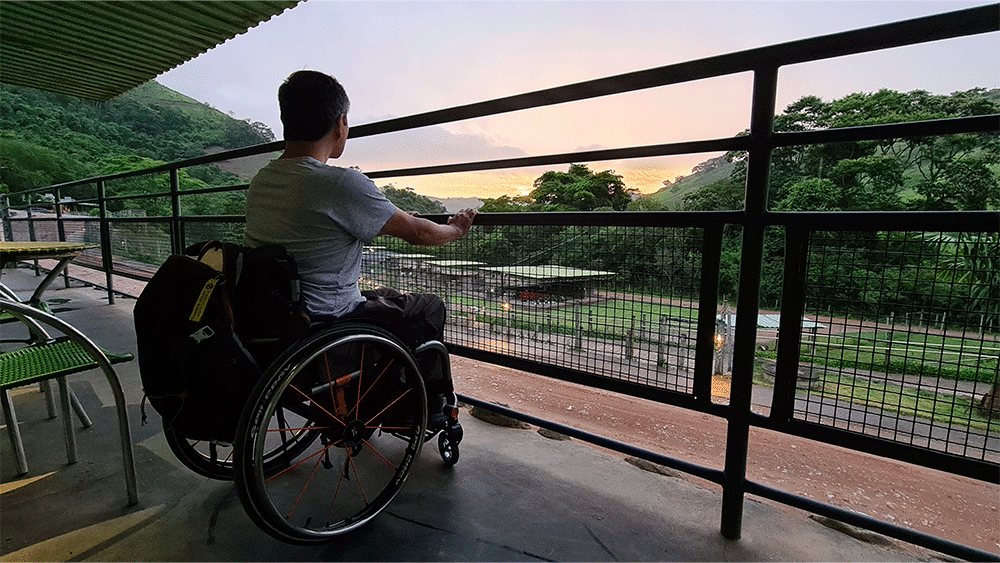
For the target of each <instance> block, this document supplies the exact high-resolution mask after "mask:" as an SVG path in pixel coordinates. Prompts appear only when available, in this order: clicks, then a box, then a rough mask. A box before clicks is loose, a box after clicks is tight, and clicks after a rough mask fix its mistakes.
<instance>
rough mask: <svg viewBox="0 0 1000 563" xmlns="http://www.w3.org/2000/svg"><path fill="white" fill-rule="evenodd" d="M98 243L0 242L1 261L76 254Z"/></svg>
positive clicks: (95, 246)
mask: <svg viewBox="0 0 1000 563" xmlns="http://www.w3.org/2000/svg"><path fill="white" fill-rule="evenodd" d="M88 248H97V245H96V244H89V243H83V242H0V262H3V261H12V260H27V259H32V258H63V257H66V256H75V255H77V254H79V253H81V252H83V251H84V250H87V249H88Z"/></svg>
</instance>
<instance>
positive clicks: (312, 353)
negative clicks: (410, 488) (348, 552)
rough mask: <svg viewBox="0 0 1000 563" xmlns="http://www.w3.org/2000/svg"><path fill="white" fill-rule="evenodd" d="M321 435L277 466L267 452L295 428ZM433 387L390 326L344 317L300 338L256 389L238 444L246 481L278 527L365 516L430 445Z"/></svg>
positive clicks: (333, 525)
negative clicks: (281, 420) (280, 416)
mask: <svg viewBox="0 0 1000 563" xmlns="http://www.w3.org/2000/svg"><path fill="white" fill-rule="evenodd" d="M281 411H284V412H285V413H286V419H287V423H288V426H286V428H290V429H292V430H294V429H297V428H306V427H308V428H310V429H311V430H312V431H314V432H316V433H317V434H318V435H319V439H318V440H314V441H313V442H312V443H311V444H310V446H309V447H308V448H306V449H304V450H303V451H297V452H295V453H296V455H295V459H291V460H286V461H288V463H287V468H286V469H283V470H281V471H278V472H276V473H275V474H274V475H271V476H268V474H267V471H265V469H264V466H263V465H264V464H263V458H264V455H265V453H266V452H267V451H268V450H269V449H271V448H272V446H271V444H272V443H273V442H274V440H275V439H276V438H280V437H281V436H283V435H284V434H285V432H287V431H290V430H286V431H283V430H281V429H280V428H277V423H276V418H277V417H276V413H278V412H281ZM426 424H427V397H426V393H425V391H424V385H423V381H422V379H421V377H420V374H419V371H418V369H417V366H416V363H415V361H414V359H413V357H412V355H411V354H410V353H409V352H408V351H407V349H406V348H405V347H404V346H403V345H402V344H400V343H399V342H398V341H397V340H396V339H395V338H394V337H393V336H392V335H390V334H389V333H388V332H386V331H384V330H381V329H379V328H376V327H372V326H370V325H360V324H346V323H345V324H339V325H335V326H334V327H333V328H330V329H326V330H324V331H323V332H320V333H318V334H316V335H314V336H313V337H311V338H309V339H307V340H305V341H303V342H301V343H300V344H298V345H296V346H293V347H292V348H291V349H289V350H288V351H286V352H285V353H284V354H283V355H282V357H281V358H279V359H278V360H276V361H275V362H274V363H273V364H272V366H271V368H269V369H268V371H267V373H265V374H264V377H263V378H262V379H261V381H260V382H259V383H258V385H257V387H256V388H255V389H254V391H253V393H252V394H251V396H250V400H249V401H248V403H247V406H246V408H245V410H244V411H243V416H242V417H241V419H240V424H239V427H238V429H237V433H236V435H237V439H236V443H235V444H234V451H233V460H234V462H235V464H234V470H235V471H234V473H235V481H236V488H237V491H238V493H239V496H240V501H241V502H242V503H243V507H244V509H245V510H246V512H247V514H248V515H249V516H250V518H251V519H252V520H253V521H254V523H256V524H257V525H258V526H259V527H260V528H261V529H262V530H264V531H265V532H267V533H268V534H270V535H271V536H273V537H275V538H278V539H280V540H282V541H285V542H289V543H314V542H321V541H327V540H330V539H332V538H333V537H335V536H337V535H340V534H343V533H345V532H348V531H350V530H353V529H355V528H357V527H359V526H362V525H364V524H365V523H367V522H368V521H370V520H371V519H372V518H374V517H375V516H376V515H378V513H379V512H381V511H382V510H383V509H384V508H385V507H386V506H387V505H388V504H389V502H390V501H392V499H393V498H394V497H395V496H396V494H397V493H398V492H399V491H400V489H401V488H402V487H403V485H404V483H405V481H406V477H407V476H408V475H409V472H410V468H411V467H412V463H413V461H414V460H415V458H416V457H417V456H418V455H419V453H420V447H421V445H422V444H423V437H424V432H425V430H426Z"/></svg>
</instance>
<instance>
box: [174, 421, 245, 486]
mask: <svg viewBox="0 0 1000 563" xmlns="http://www.w3.org/2000/svg"><path fill="white" fill-rule="evenodd" d="M163 435H164V436H165V437H166V439H167V445H168V446H170V451H172V452H174V456H175V457H176V458H177V459H178V460H179V461H180V462H181V463H183V464H184V466H185V467H187V468H188V469H190V470H191V471H194V472H195V473H197V474H198V475H201V476H202V477H208V478H209V479H217V480H219V481H232V480H233V461H232V450H233V448H232V446H231V445H228V444H222V443H217V442H209V441H205V440H190V439H188V438H186V437H184V436H182V435H181V434H180V433H179V432H177V431H176V430H174V429H173V428H164V429H163Z"/></svg>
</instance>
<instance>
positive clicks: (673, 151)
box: [365, 136, 750, 178]
mask: <svg viewBox="0 0 1000 563" xmlns="http://www.w3.org/2000/svg"><path fill="white" fill-rule="evenodd" d="M749 146H750V138H749V137H745V136H739V137H728V138H725V139H714V140H706V141H686V142H680V143H666V144H660V145H647V146H642V147H627V148H618V149H602V150H593V151H581V152H569V153H561V154H551V155H542V156H526V157H518V158H507V159H500V160H484V161H479V162H464V163H456V164H441V165H436V166H418V167H414V168H399V169H395V170H378V171H374V172H365V175H366V176H368V177H369V178H394V177H399V176H425V175H429V174H449V173H455V172H475V171H482V170H503V169H508V168H527V167H531V166H548V165H553V164H569V163H574V162H598V161H606V160H627V159H636V158H650V157H657V156H670V155H679V154H695V153H704V152H725V151H740V150H747V148H748V147H749Z"/></svg>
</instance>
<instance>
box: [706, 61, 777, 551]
mask: <svg viewBox="0 0 1000 563" xmlns="http://www.w3.org/2000/svg"><path fill="white" fill-rule="evenodd" d="M777 89H778V67H777V65H773V64H769V63H766V62H764V63H761V66H760V67H758V68H756V69H754V73H753V101H752V107H751V112H750V146H749V148H748V150H747V154H748V157H747V180H746V203H745V204H744V211H743V214H744V215H743V218H742V220H741V221H740V223H742V225H743V244H742V247H741V249H740V279H739V288H740V295H739V298H738V301H737V304H736V310H737V311H739V314H738V315H737V317H736V338H735V342H734V350H733V379H732V387H731V393H730V398H729V416H728V426H727V429H726V461H725V469H724V477H723V480H722V518H721V520H722V522H721V530H720V532H721V533H722V537H724V538H726V539H730V540H735V539H739V538H740V536H741V535H742V528H743V502H744V496H745V494H746V490H747V486H746V473H747V452H748V450H749V440H750V417H751V413H750V399H751V393H752V391H753V362H754V354H755V349H756V340H757V311H758V306H759V303H760V278H761V275H760V274H761V264H762V262H763V256H764V232H765V230H766V228H767V221H766V215H767V183H768V177H769V173H770V167H771V164H770V163H771V152H772V150H773V135H774V107H775V103H776V101H777Z"/></svg>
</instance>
